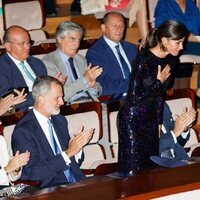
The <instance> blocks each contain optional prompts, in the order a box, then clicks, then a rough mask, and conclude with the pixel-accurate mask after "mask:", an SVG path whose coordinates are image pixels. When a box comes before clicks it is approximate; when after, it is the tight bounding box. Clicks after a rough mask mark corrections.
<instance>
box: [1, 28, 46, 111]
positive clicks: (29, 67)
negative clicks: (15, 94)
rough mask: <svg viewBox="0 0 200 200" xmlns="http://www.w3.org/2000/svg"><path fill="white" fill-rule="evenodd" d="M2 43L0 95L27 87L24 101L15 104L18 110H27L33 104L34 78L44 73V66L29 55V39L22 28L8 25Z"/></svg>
mask: <svg viewBox="0 0 200 200" xmlns="http://www.w3.org/2000/svg"><path fill="white" fill-rule="evenodd" d="M3 44H4V46H5V48H6V53H4V54H3V55H1V56H0V96H2V95H3V94H4V93H6V92H8V91H9V90H11V89H17V88H25V87H28V89H29V93H28V94H27V97H26V101H24V102H23V103H20V104H18V105H17V108H18V109H19V110H22V111H24V110H27V109H28V107H30V106H32V105H33V98H32V95H31V91H32V85H33V82H34V79H35V78H36V77H37V76H43V75H46V74H47V71H46V67H45V65H44V63H43V62H42V61H41V60H39V59H37V58H34V57H32V56H30V54H29V52H30V46H31V41H30V37H29V34H28V32H27V31H26V30H25V29H24V28H22V27H20V26H11V27H9V28H8V29H7V30H6V31H5V33H4V36H3Z"/></svg>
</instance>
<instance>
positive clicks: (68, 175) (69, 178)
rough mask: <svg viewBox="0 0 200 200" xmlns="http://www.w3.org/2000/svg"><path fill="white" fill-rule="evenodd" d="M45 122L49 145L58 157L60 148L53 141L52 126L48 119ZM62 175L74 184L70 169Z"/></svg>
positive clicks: (74, 180)
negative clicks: (47, 129) (47, 127)
mask: <svg viewBox="0 0 200 200" xmlns="http://www.w3.org/2000/svg"><path fill="white" fill-rule="evenodd" d="M47 122H48V125H49V135H50V140H51V145H52V147H53V149H54V152H55V154H56V155H58V154H60V153H61V151H60V148H59V146H58V144H57V142H56V140H55V137H54V135H53V124H52V122H51V120H50V119H48V121H47ZM64 174H65V176H66V178H67V180H68V182H69V183H74V182H76V179H75V177H74V175H73V173H72V172H71V170H70V167H69V168H68V169H67V170H65V171H64Z"/></svg>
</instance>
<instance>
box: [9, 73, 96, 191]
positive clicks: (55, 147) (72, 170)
mask: <svg viewBox="0 0 200 200" xmlns="http://www.w3.org/2000/svg"><path fill="white" fill-rule="evenodd" d="M32 95H33V99H34V101H35V103H34V107H33V110H30V111H29V112H28V114H27V115H26V116H25V117H24V118H23V119H22V120H21V121H19V123H17V125H16V127H15V129H14V132H13V134H12V148H13V151H14V153H15V152H16V151H17V150H19V151H20V152H26V151H27V150H28V151H29V152H30V154H31V157H30V160H29V163H28V164H27V165H26V166H25V167H24V168H23V170H22V176H21V179H22V180H33V181H34V180H37V181H41V187H42V188H44V187H50V186H54V185H60V184H66V183H73V182H76V181H79V180H82V179H84V178H85V176H84V175H83V173H82V172H81V170H80V168H79V164H78V162H80V160H82V148H83V146H85V145H86V144H87V143H88V141H89V140H90V139H91V137H92V135H93V132H94V129H92V128H91V129H88V130H84V131H83V127H80V128H79V130H78V131H77V133H76V134H75V136H74V137H72V138H71V139H70V136H69V133H68V124H67V120H66V119H65V117H64V116H62V115H59V112H60V106H61V105H63V91H62V85H61V83H60V82H59V81H58V80H57V79H55V78H53V77H50V76H46V77H42V78H37V79H36V80H35V82H34V85H33V91H32Z"/></svg>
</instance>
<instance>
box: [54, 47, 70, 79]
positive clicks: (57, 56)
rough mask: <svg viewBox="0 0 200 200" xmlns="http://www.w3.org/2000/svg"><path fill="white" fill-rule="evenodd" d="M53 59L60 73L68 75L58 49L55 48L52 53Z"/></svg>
mask: <svg viewBox="0 0 200 200" xmlns="http://www.w3.org/2000/svg"><path fill="white" fill-rule="evenodd" d="M54 59H55V61H56V66H57V67H58V68H59V70H60V71H61V72H62V75H63V76H69V74H67V69H66V63H64V62H63V60H62V58H61V56H60V54H59V50H58V49H56V51H55V53H54Z"/></svg>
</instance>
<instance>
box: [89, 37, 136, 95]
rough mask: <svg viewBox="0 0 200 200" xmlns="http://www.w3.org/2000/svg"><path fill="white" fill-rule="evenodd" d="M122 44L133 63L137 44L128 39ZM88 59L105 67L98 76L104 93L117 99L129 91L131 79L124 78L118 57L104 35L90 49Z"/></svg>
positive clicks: (93, 63)
mask: <svg viewBox="0 0 200 200" xmlns="http://www.w3.org/2000/svg"><path fill="white" fill-rule="evenodd" d="M121 45H122V48H123V50H124V51H125V53H126V56H127V58H128V60H129V62H130V64H131V63H132V61H133V59H134V58H135V56H136V54H137V49H136V47H135V45H133V44H131V43H129V42H126V41H121ZM86 59H87V61H88V63H92V66H96V65H99V66H100V67H102V68H103V73H102V74H101V75H100V76H99V77H98V78H97V81H98V82H99V83H100V84H101V86H102V88H103V92H102V95H109V96H111V97H112V98H113V99H116V98H117V97H119V96H120V95H121V94H123V93H126V92H127V91H128V84H129V79H124V78H123V74H122V71H121V68H120V65H119V63H118V61H117V58H116V57H115V55H114V53H113V52H112V49H111V48H110V47H109V46H108V44H107V43H106V42H105V40H104V38H103V36H102V37H100V38H99V39H98V40H97V41H96V42H95V43H94V45H92V46H91V47H90V48H89V49H88V51H87V54H86Z"/></svg>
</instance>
